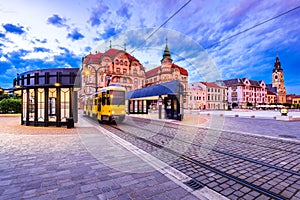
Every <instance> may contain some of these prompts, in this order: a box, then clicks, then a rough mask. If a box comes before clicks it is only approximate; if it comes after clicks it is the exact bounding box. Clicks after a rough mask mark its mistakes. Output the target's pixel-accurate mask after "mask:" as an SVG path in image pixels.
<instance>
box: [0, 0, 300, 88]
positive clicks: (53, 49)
mask: <svg viewBox="0 0 300 200" xmlns="http://www.w3.org/2000/svg"><path fill="white" fill-rule="evenodd" d="M299 6H300V1H299V0H289V1H284V3H283V1H282V0H273V1H267V0H251V1H249V0H231V1H222V0H213V1H208V0H202V1H201V0H191V1H189V0H168V1H165V0H160V1H150V0H145V1H138V0H98V1H96V0H85V1H82V0H72V1H71V0H63V1H62V0H52V1H46V0H27V1H24V0H11V1H1V2H0V13H1V18H0V87H2V88H11V87H12V83H13V78H15V77H16V76H17V73H22V72H26V71H29V70H34V69H44V68H59V67H75V68H80V67H81V59H82V57H84V56H86V55H88V54H90V53H95V52H96V51H101V52H103V51H106V50H108V49H109V46H110V42H109V41H111V45H112V47H113V48H117V49H122V50H124V49H125V48H126V51H127V52H128V53H130V54H132V55H133V56H135V57H136V58H137V59H138V60H139V61H140V62H141V64H143V66H144V67H145V68H146V70H150V69H151V68H153V67H156V66H159V65H160V60H161V58H162V54H163V50H164V48H165V45H166V43H167V44H168V47H169V50H170V52H171V56H172V58H173V61H174V63H175V64H177V65H179V66H181V67H184V68H186V69H187V70H188V72H189V82H195V81H215V80H220V79H223V80H226V79H231V78H244V77H247V78H249V79H251V80H257V81H258V80H264V81H265V82H266V83H271V82H272V69H273V67H274V62H275V59H276V55H278V57H279V59H280V61H281V65H282V68H283V70H284V77H285V86H286V89H287V93H289V94H291V93H296V94H300V50H299V49H300V25H299V24H300V7H299ZM287 11H290V12H287ZM174 14H175V15H174ZM171 16H173V17H171ZM277 16H279V17H277ZM170 17H171V18H170ZM274 17H276V18H275V19H273V20H269V19H272V18H274ZM165 22H166V23H165ZM264 22H265V23H264ZM159 27H160V28H159ZM166 38H167V41H166ZM124 44H125V45H124Z"/></svg>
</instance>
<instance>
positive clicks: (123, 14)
mask: <svg viewBox="0 0 300 200" xmlns="http://www.w3.org/2000/svg"><path fill="white" fill-rule="evenodd" d="M129 7H130V5H129V4H126V3H124V4H123V5H122V6H121V8H119V9H118V10H117V14H118V15H119V16H121V17H126V18H127V19H130V18H131V15H132V14H131V13H129Z"/></svg>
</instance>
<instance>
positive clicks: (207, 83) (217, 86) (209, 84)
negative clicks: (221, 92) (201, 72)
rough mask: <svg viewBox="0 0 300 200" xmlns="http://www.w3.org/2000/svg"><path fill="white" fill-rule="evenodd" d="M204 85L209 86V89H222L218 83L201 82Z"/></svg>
mask: <svg viewBox="0 0 300 200" xmlns="http://www.w3.org/2000/svg"><path fill="white" fill-rule="evenodd" d="M200 83H202V84H203V85H205V86H207V87H216V88H221V87H220V86H219V85H217V84H216V83H214V82H200Z"/></svg>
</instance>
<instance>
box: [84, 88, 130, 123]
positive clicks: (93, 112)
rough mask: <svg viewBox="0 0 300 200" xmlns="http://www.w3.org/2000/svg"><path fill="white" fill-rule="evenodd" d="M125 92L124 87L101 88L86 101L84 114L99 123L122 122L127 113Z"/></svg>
mask: <svg viewBox="0 0 300 200" xmlns="http://www.w3.org/2000/svg"><path fill="white" fill-rule="evenodd" d="M125 91H126V89H125V88H124V87H122V86H118V85H110V86H107V87H104V88H100V89H99V91H98V92H97V93H95V94H93V95H91V96H89V97H88V98H87V99H86V100H85V102H84V108H83V113H84V114H85V115H87V116H89V117H91V118H93V119H96V120H98V122H99V123H101V122H103V121H108V122H122V121H123V120H124V119H125V113H126V108H125Z"/></svg>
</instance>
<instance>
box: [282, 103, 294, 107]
mask: <svg viewBox="0 0 300 200" xmlns="http://www.w3.org/2000/svg"><path fill="white" fill-rule="evenodd" d="M282 105H283V106H285V107H288V108H291V106H292V104H291V103H283V104H282Z"/></svg>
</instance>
